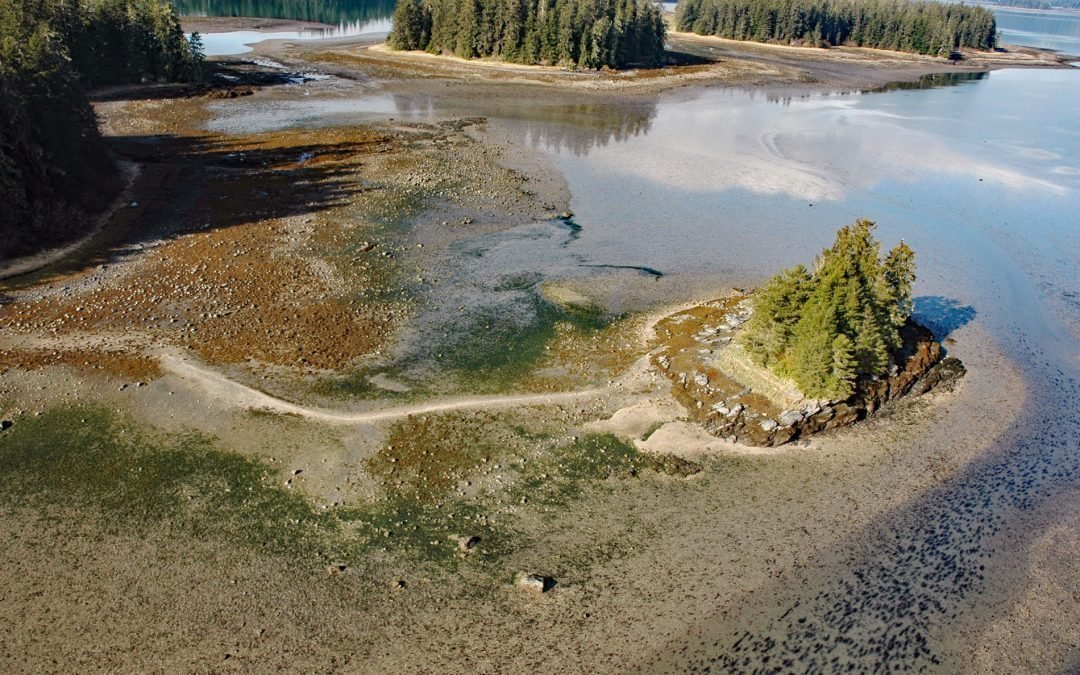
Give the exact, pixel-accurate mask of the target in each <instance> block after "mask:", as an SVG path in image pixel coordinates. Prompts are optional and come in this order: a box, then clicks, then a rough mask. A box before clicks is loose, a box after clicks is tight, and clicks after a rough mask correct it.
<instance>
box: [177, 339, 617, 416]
mask: <svg viewBox="0 0 1080 675" xmlns="http://www.w3.org/2000/svg"><path fill="white" fill-rule="evenodd" d="M159 358H160V360H161V365H162V367H163V368H164V369H165V370H167V371H168V372H171V373H173V374H174V375H177V376H178V377H180V378H182V379H184V380H187V381H188V382H192V383H194V384H196V385H197V386H198V387H200V388H201V389H202V390H203V391H205V392H206V393H207V394H208V395H210V396H212V397H214V398H217V399H220V400H223V401H226V402H227V403H228V404H229V405H232V406H235V407H240V408H248V409H253V410H271V411H274V412H280V413H287V414H292V415H299V416H301V417H304V418H307V419H312V420H319V421H322V422H331V423H336V424H370V423H373V422H384V421H387V420H395V419H400V418H402V417H408V416H410V415H423V414H427V413H437V412H446V411H450V410H466V409H475V408H504V407H509V406H517V405H554V404H557V403H566V402H569V401H576V400H578V399H582V398H588V397H590V396H597V395H600V394H604V393H607V392H610V391H611V390H612V389H613V388H615V387H617V386H619V384H618V383H615V384H612V385H609V386H607V387H598V388H593V389H581V390H578V391H566V392H558V393H552V394H507V395H493V396H470V397H465V398H454V399H444V400H441V401H430V402H425V403H416V404H413V405H405V406H398V407H394V408H384V409H382V410H372V411H368V412H358V413H347V412H335V411H332V410H323V409H319V408H310V407H306V406H301V405H297V404H295V403H289V402H288V401H283V400H281V399H279V398H274V397H273V396H270V395H269V394H266V393H264V392H261V391H259V390H258V389H254V388H252V387H249V386H247V385H244V384H240V383H239V382H235V381H233V380H230V379H229V378H228V377H226V376H225V375H223V374H222V373H219V372H217V371H215V370H211V369H209V368H206V367H204V366H201V365H198V364H197V363H194V362H192V361H189V360H187V359H184V358H183V357H180V356H177V355H176V354H173V353H168V352H165V353H162V354H160V355H159Z"/></svg>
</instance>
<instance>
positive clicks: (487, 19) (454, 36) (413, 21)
mask: <svg viewBox="0 0 1080 675" xmlns="http://www.w3.org/2000/svg"><path fill="white" fill-rule="evenodd" d="M665 35H666V26H665V23H664V19H663V16H662V15H661V13H660V10H659V8H658V7H657V6H656V5H655V4H653V3H652V2H650V1H649V0H399V2H398V5H397V8H396V9H395V11H394V28H393V30H392V31H391V32H390V36H389V37H388V39H387V42H388V44H389V45H390V46H391V47H392V48H394V49H424V50H427V51H429V52H432V53H435V54H456V55H458V56H461V57H464V58H477V57H489V56H494V57H499V58H502V59H505V60H507V61H513V62H517V63H544V64H558V65H563V66H568V67H588V68H601V67H604V66H607V67H611V68H626V67H634V66H641V67H655V66H659V65H661V64H663V63H664V58H665V57H664V38H665Z"/></svg>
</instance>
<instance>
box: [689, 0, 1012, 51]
mask: <svg viewBox="0 0 1080 675" xmlns="http://www.w3.org/2000/svg"><path fill="white" fill-rule="evenodd" d="M675 21H676V25H677V26H678V29H679V30H682V31H690V32H693V33H698V34H701V35H716V36H718V37H723V38H729V39H733V40H757V41H761V42H766V41H773V42H783V43H789V44H809V45H814V46H839V45H853V46H857V47H875V48H878V49H892V50H897V51H905V52H915V53H917V54H935V55H939V56H947V55H949V54H950V53H951V52H952V51H953V50H955V49H960V48H970V49H993V48H994V46H995V45H996V44H997V24H996V22H995V20H994V14H993V12H991V11H990V10H989V9H986V8H984V7H974V6H970V5H964V4H946V3H941V2H927V1H923V0H911V1H908V0H680V2H679V5H678V8H677V10H676V13H675Z"/></svg>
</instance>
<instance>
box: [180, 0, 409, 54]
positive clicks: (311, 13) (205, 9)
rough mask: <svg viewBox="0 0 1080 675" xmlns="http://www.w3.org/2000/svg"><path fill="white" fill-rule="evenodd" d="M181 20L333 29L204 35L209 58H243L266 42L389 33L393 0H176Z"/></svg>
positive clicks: (229, 32)
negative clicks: (280, 22) (248, 20)
mask: <svg viewBox="0 0 1080 675" xmlns="http://www.w3.org/2000/svg"><path fill="white" fill-rule="evenodd" d="M173 4H175V5H176V8H177V10H178V11H179V12H180V15H181V16H200V17H203V16H213V17H258V18H267V19H288V20H292V21H309V22H313V23H321V24H326V25H328V26H330V27H329V28H317V29H311V30H300V31H276V32H259V31H228V32H222V33H205V34H203V36H202V38H203V45H204V47H205V50H206V55H207V56H225V55H231V54H244V53H247V52H249V51H251V45H253V44H256V43H258V42H262V41H264V40H321V39H324V38H336V37H352V36H356V35H367V34H371V35H377V34H385V33H388V32H389V31H390V17H391V16H392V15H393V13H394V1H393V0H173Z"/></svg>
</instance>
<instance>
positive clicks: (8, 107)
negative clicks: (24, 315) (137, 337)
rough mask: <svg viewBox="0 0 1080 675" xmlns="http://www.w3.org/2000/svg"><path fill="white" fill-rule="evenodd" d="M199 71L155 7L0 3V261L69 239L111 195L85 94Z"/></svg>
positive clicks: (193, 51) (111, 2)
mask: <svg viewBox="0 0 1080 675" xmlns="http://www.w3.org/2000/svg"><path fill="white" fill-rule="evenodd" d="M201 67H202V54H201V49H200V47H199V45H198V40H197V39H196V40H195V42H194V44H192V42H189V41H188V40H187V39H186V38H185V37H184V33H183V31H182V29H181V28H180V21H179V19H178V18H177V16H176V12H175V11H174V10H173V8H172V5H170V4H169V3H168V2H167V1H164V0H97V1H91V0H2V1H0V200H2V203H3V207H4V208H3V209H2V210H0V259H5V258H11V257H14V256H17V255H22V254H25V253H28V252H32V251H33V250H36V249H39V248H41V247H42V246H47V245H51V244H55V243H59V242H61V241H63V240H65V239H70V238H71V237H73V236H75V235H76V234H78V233H79V232H80V231H81V229H82V228H83V226H84V225H85V222H86V218H87V214H89V213H93V212H95V211H99V210H101V209H103V208H104V207H105V206H106V205H107V204H108V202H109V201H111V199H112V196H113V195H115V194H116V192H117V190H118V188H119V178H118V175H117V171H116V166H115V165H114V163H113V161H112V159H111V158H110V154H109V152H108V149H107V148H106V147H105V144H104V141H103V140H102V138H101V135H100V133H99V131H98V128H97V120H96V118H95V117H94V113H93V110H92V109H91V107H90V103H89V101H88V99H87V96H86V90H87V88H89V87H95V86H102V85H112V84H125V83H132V82H140V81H171V80H190V79H193V78H197V77H199V75H200V70H201Z"/></svg>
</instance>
